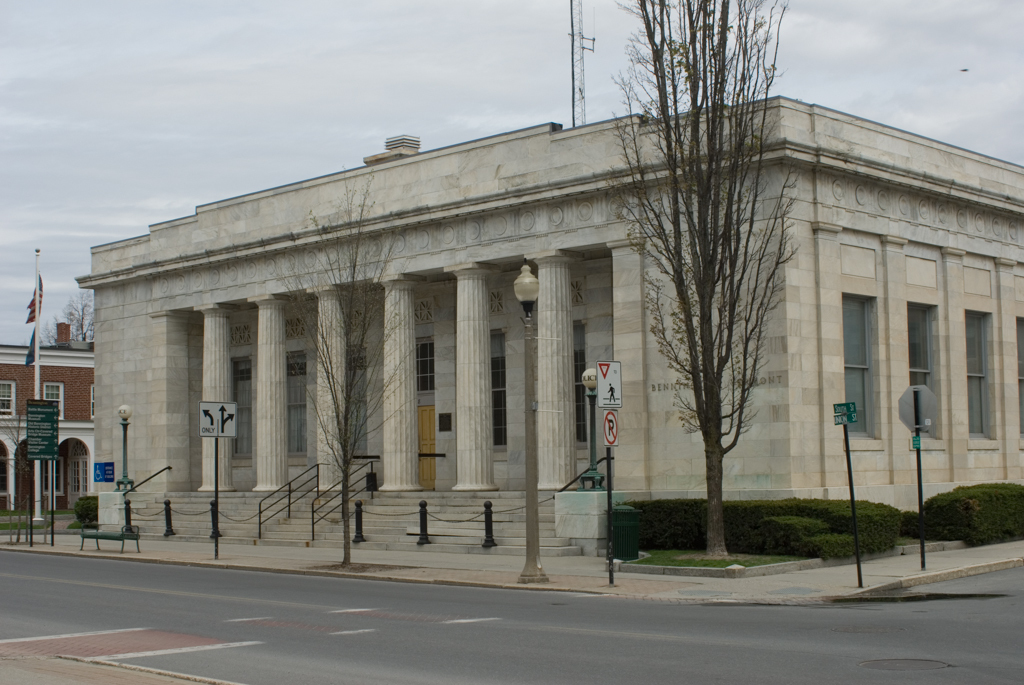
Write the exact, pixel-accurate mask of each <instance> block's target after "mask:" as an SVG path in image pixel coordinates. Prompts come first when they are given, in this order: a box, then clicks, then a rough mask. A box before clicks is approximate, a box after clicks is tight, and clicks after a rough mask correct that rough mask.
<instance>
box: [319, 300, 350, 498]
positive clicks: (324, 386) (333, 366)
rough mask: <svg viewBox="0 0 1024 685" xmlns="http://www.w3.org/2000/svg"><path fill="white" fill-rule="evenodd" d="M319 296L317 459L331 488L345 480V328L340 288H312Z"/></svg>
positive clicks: (325, 483) (323, 479) (324, 485)
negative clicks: (340, 419)
mask: <svg viewBox="0 0 1024 685" xmlns="http://www.w3.org/2000/svg"><path fill="white" fill-rule="evenodd" d="M312 292H314V293H315V294H316V296H317V321H316V325H317V330H316V333H315V335H316V346H315V347H316V354H317V366H316V369H317V370H316V407H314V410H313V417H314V420H315V421H316V442H317V445H316V460H317V463H319V464H320V487H321V488H329V487H331V486H332V485H334V484H335V483H337V482H338V481H340V480H341V470H340V469H339V468H338V461H337V460H338V458H340V457H341V454H342V452H341V449H340V445H338V440H339V437H338V429H337V423H336V417H337V416H340V415H342V414H343V412H344V411H345V363H346V349H345V330H344V322H343V321H342V320H341V309H340V307H339V300H338V291H337V290H336V289H335V288H334V286H326V287H324V288H318V289H316V290H314V291H312Z"/></svg>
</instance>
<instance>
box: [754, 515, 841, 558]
mask: <svg viewBox="0 0 1024 685" xmlns="http://www.w3.org/2000/svg"><path fill="white" fill-rule="evenodd" d="M757 532H758V535H759V536H760V538H761V540H760V544H759V545H758V546H759V547H760V548H761V550H762V553H763V554H793V555H802V554H803V553H804V551H805V550H806V549H807V541H808V540H810V539H811V538H813V537H814V536H816V535H823V534H825V533H828V532H829V530H828V524H827V523H825V522H824V521H819V520H817V519H809V518H805V517H803V516H769V517H768V518H766V519H764V520H762V521H761V525H760V526H759V527H758V531H757Z"/></svg>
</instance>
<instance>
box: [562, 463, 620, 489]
mask: <svg viewBox="0 0 1024 685" xmlns="http://www.w3.org/2000/svg"><path fill="white" fill-rule="evenodd" d="M602 461H608V457H601V458H600V459H598V460H597V461H596V462H594V466H597V465H598V464H600V463H601V462H602ZM588 473H590V467H589V466H588V467H587V470H586V471H584V472H583V473H581V474H580V475H578V476H576V477H575V478H573V479H572V480H571V481H569V482H568V483H566V484H565V485H563V486H562V487H561V488H559V489H558V492H565V491H566V490H568V489H569V487H570V486H571V485H572V484H573V483H575V482H576V481H578V480H579V479H580V478H582V477H583V476H585V475H587V474H588Z"/></svg>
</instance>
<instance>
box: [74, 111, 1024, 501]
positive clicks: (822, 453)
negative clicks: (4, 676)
mask: <svg viewBox="0 0 1024 685" xmlns="http://www.w3.org/2000/svg"><path fill="white" fill-rule="evenodd" d="M773 107H774V109H775V111H774V114H775V116H776V119H777V121H778V127H777V129H776V131H775V136H776V139H777V143H778V145H777V147H776V148H775V151H774V152H773V156H772V160H773V164H774V166H773V171H772V173H773V174H774V176H775V179H776V181H777V182H779V183H781V180H782V179H783V178H785V179H788V180H789V182H790V183H791V184H792V189H791V194H792V197H793V199H794V206H793V212H792V214H791V217H790V222H789V228H790V231H791V236H792V239H793V242H794V245H795V246H796V248H797V253H796V256H795V258H794V259H793V260H792V262H791V263H790V264H789V265H788V267H787V269H786V273H785V280H786V286H785V296H784V300H783V302H782V303H781V305H780V307H779V308H778V310H777V311H776V314H775V318H774V319H773V322H772V327H773V330H772V332H771V337H770V341H769V349H768V352H769V354H768V358H767V363H766V365H765V368H764V373H763V374H762V376H763V379H762V383H761V386H760V387H759V388H758V390H757V391H756V392H755V398H756V406H757V414H756V418H755V419H754V423H753V425H752V427H751V430H750V431H749V432H748V433H747V434H746V435H745V436H744V438H743V440H742V441H741V443H740V446H739V447H738V448H737V449H736V450H734V451H733V452H732V453H730V454H729V455H728V456H727V457H726V462H725V487H726V493H727V497H731V498H754V497H784V496H794V495H795V496H817V497H831V498H837V497H845V496H846V467H845V457H844V454H843V450H842V431H841V429H840V428H838V427H836V426H834V425H833V421H832V404H833V403H835V402H842V401H845V400H847V399H852V395H856V397H857V398H858V403H859V407H858V409H859V410H860V414H861V417H862V420H861V421H860V422H859V423H858V425H857V426H856V431H855V432H854V433H853V434H852V436H851V449H852V452H853V461H854V471H855V479H856V481H857V485H858V486H859V489H860V496H861V497H863V498H866V499H872V500H875V501H881V502H889V503H893V504H896V505H898V506H902V507H909V506H911V505H912V504H913V503H914V502H916V470H915V469H916V466H915V461H914V453H913V451H912V450H911V446H910V445H911V436H910V432H909V431H908V430H907V429H906V428H905V427H904V426H903V425H902V424H901V423H900V421H899V417H898V408H897V401H898V399H899V396H900V395H901V394H902V393H903V391H904V390H905V389H906V388H907V387H908V385H909V384H910V379H911V376H912V374H914V376H913V377H914V378H917V379H924V381H923V382H925V383H927V384H928V385H929V386H930V387H931V388H932V390H933V391H934V392H935V394H936V396H937V397H938V400H939V417H938V420H937V422H936V423H935V425H934V426H933V427H932V428H931V430H930V432H929V434H928V435H927V436H926V437H925V438H924V440H923V457H924V471H925V480H926V487H925V490H926V495H927V494H933V493H935V492H939V491H942V490H946V489H949V488H951V487H953V486H954V485H956V484H962V483H970V482H979V481H994V480H1009V481H1020V480H1021V479H1022V477H1024V474H1022V459H1021V452H1022V445H1024V442H1022V433H1021V431H1022V426H1021V420H1020V417H1021V409H1020V402H1021V398H1020V392H1019V390H1020V388H1021V387H1024V386H1022V381H1021V375H1022V374H1024V369H1022V366H1021V365H1020V364H1019V363H1018V359H1024V355H1022V354H1021V353H1020V352H1019V351H1018V348H1019V347H1020V348H1021V349H1024V340H1021V341H1020V346H1019V345H1018V334H1019V333H1018V331H1024V328H1022V326H1021V322H1022V321H1024V251H1022V248H1021V243H1022V241H1024V234H1022V230H1021V229H1022V226H1024V169H1022V168H1021V167H1018V166H1015V165H1013V164H1009V163H1006V162H1001V161H999V160H996V159H992V158H988V157H985V156H982V155H979V154H975V153H972V152H969V151H965V150H961V149H958V148H955V147H952V146H949V145H945V144H942V143H939V142H936V141H932V140H928V139H924V138H921V137H918V136H914V135H912V134H909V133H906V132H903V131H898V130H895V129H891V128H888V127H885V126H882V125H879V124H876V123H873V122H869V121H865V120H862V119H858V118H856V117H853V116H849V115H846V114H842V113H839V112H835V111H833V110H828V109H824V108H821V107H817V106H813V105H806V104H803V103H798V102H794V101H790V100H786V99H782V98H778V99H776V100H774V101H773ZM621 170H622V164H621V154H620V150H619V148H618V139H617V137H616V134H615V122H604V123H598V124H592V125H589V126H584V127H580V128H576V129H571V130H563V129H561V127H559V126H557V125H553V124H552V125H544V126H538V127H534V128H530V129H524V130H521V131H515V132H511V133H507V134H503V135H498V136H494V137H491V138H486V139H482V140H478V141H472V142H468V143H464V144H460V145H455V146H452V147H448V148H443V149H439V150H434V151H427V152H422V153H418V154H413V155H408V156H398V157H392V158H390V159H389V160H388V161H385V162H383V163H380V164H377V165H374V166H369V167H364V168H359V169H354V170H352V171H347V172H343V173H339V174H334V175H330V176H325V177H321V178H316V179H311V180H307V181H302V182H299V183H296V184H293V185H288V186H283V187H280V188H274V189H270V190H265V191H261V192H256V193H253V194H250V195H245V196H242V197H238V198H233V199H229V200H223V201H220V202H215V203H211V204H207V205H202V206H199V207H198V208H197V209H196V212H195V214H194V215H192V216H188V217H184V218H181V219H176V220H173V221H166V222H163V223H159V224H154V225H152V226H150V229H149V232H148V233H147V234H146V235H142V236H139V237H137V238H132V239H129V240H125V241H121V242H117V243H112V244H109V245H103V246H99V247H96V248H93V267H92V272H91V274H89V275H88V276H84V277H82V278H81V279H80V282H81V284H82V286H83V287H87V288H91V289H93V290H94V291H95V294H96V300H95V309H96V367H97V387H96V395H97V407H106V408H111V407H117V406H118V405H120V404H122V403H127V404H131V405H133V406H134V407H135V408H136V409H135V411H136V413H135V418H134V419H133V422H132V423H133V431H132V434H131V441H132V445H131V454H132V455H133V456H132V459H133V463H134V464H135V466H134V467H133V475H135V476H136V477H143V476H145V475H148V474H149V473H151V472H154V471H156V470H158V469H160V468H162V467H163V466H165V465H172V466H174V469H173V470H172V471H171V472H169V473H165V474H163V475H161V476H160V477H159V478H160V479H162V480H161V481H160V483H161V485H162V486H163V487H164V489H165V490H167V491H192V490H197V489H200V488H202V489H206V488H207V487H208V486H209V481H210V480H211V478H212V470H211V469H212V463H209V455H207V454H206V453H204V451H203V450H204V448H203V445H201V444H200V443H201V440H200V439H199V438H198V437H197V435H196V431H197V428H196V421H197V419H196V417H195V413H196V411H195V409H196V406H197V403H198V401H199V400H200V399H228V400H236V401H238V400H239V398H240V397H244V399H245V401H246V402H248V404H249V407H248V408H249V410H250V411H251V417H252V418H251V428H252V430H251V439H250V440H249V441H248V442H238V443H236V444H235V445H234V450H233V453H232V452H231V451H227V452H225V451H222V452H221V454H222V455H225V454H227V458H226V459H225V464H226V465H225V467H224V470H223V471H222V473H221V475H220V478H221V483H222V484H228V485H230V486H231V487H234V488H236V489H238V490H273V489H275V488H277V487H279V486H280V485H282V484H284V483H286V482H287V480H288V479H289V478H290V477H294V476H295V475H296V474H298V473H299V472H300V471H302V470H303V469H304V468H306V467H307V465H311V464H314V463H316V462H317V460H318V459H319V460H320V461H321V462H323V463H326V459H325V455H324V454H319V455H318V452H324V451H325V450H324V448H323V445H324V444H325V442H324V441H326V440H329V439H330V436H329V435H327V434H325V433H324V430H323V429H318V426H317V421H316V420H315V417H314V416H313V414H312V412H313V409H312V405H313V403H314V402H315V401H316V399H315V398H317V397H322V396H323V393H322V392H320V393H319V394H318V391H317V389H316V387H317V386H316V383H317V380H316V378H317V371H316V370H317V368H318V367H317V363H316V360H315V358H314V355H313V354H312V353H311V352H310V351H308V350H306V349H305V346H306V344H305V342H304V341H303V339H302V336H301V335H298V334H297V333H296V330H297V328H299V327H300V326H298V324H295V322H294V321H292V319H291V317H292V316H293V314H292V313H290V309H289V297H290V296H291V295H293V294H294V293H295V283H297V282H299V281H301V280H302V279H303V278H305V277H308V278H310V279H311V280H312V279H313V278H314V277H315V276H316V275H317V274H316V273H314V271H315V265H316V264H318V263H319V261H318V254H319V253H318V250H322V249H323V234H322V232H320V231H318V230H316V229H315V228H314V227H312V226H311V225H310V223H309V216H310V214H311V213H312V214H313V215H315V216H317V217H323V223H324V224H325V225H329V224H331V223H332V222H337V223H339V224H340V223H343V222H342V221H341V220H340V219H338V218H337V213H338V202H339V198H340V197H341V196H342V194H343V193H344V192H345V189H346V188H347V187H350V186H349V185H348V184H351V183H364V182H367V181H369V182H370V183H371V188H372V191H371V193H372V198H373V205H372V208H371V212H370V214H371V215H370V219H369V230H370V233H369V235H376V236H380V238H381V239H382V240H384V239H386V240H387V241H389V244H391V245H393V246H394V254H393V259H392V260H391V261H390V262H389V263H388V264H387V268H388V276H387V281H386V296H385V305H384V308H385V312H384V315H385V320H387V321H394V322H395V328H394V331H393V334H391V335H388V336H386V338H385V339H384V341H383V345H384V346H385V347H384V354H383V364H384V366H385V370H384V374H383V377H385V378H389V379H393V381H392V382H390V384H389V387H388V388H387V389H386V391H385V390H384V389H381V390H382V391H383V392H384V395H383V402H382V404H381V412H382V414H381V416H380V417H379V419H380V421H379V424H380V426H381V428H380V429H379V430H375V431H373V432H371V434H370V435H369V436H368V437H367V441H366V446H365V450H366V454H367V455H374V456H379V457H380V458H381V464H380V467H379V468H378V471H382V472H383V473H382V485H383V488H384V489H385V490H418V489H420V488H421V487H423V486H424V482H422V481H423V478H424V476H423V475H422V474H423V473H424V472H423V470H422V469H421V468H420V464H419V461H420V453H422V452H423V445H424V444H425V443H424V440H427V439H429V441H430V444H431V445H433V452H432V453H431V454H434V455H443V456H434V457H429V458H430V459H433V461H434V466H435V470H436V473H434V475H433V477H432V478H431V480H432V483H427V487H431V486H432V487H434V488H436V489H438V490H450V489H457V490H489V489H494V488H497V489H502V490H506V489H509V490H517V489H522V482H523V478H524V475H523V471H524V470H523V449H524V443H525V441H524V437H525V436H524V412H525V411H526V410H527V409H528V408H530V407H531V405H530V402H529V401H528V399H527V398H526V397H524V392H523V380H522V371H523V364H524V363H525V362H524V357H523V323H522V310H521V307H520V306H519V303H518V302H517V301H516V299H515V295H514V293H513V289H512V283H513V281H514V279H515V277H516V275H517V274H518V272H519V267H520V266H521V264H522V262H523V259H524V258H525V259H527V260H529V262H530V263H531V265H532V266H533V269H534V273H535V274H536V275H537V276H538V278H539V280H540V284H541V292H540V297H539V301H538V303H537V307H536V313H535V316H536V320H537V328H536V331H537V338H538V356H539V362H538V368H537V397H536V398H535V400H534V401H536V403H537V405H536V407H537V412H538V413H537V426H538V440H537V444H538V455H539V460H540V482H541V487H542V488H545V489H549V490H551V489H556V488H558V487H560V486H561V485H562V484H564V483H565V482H566V481H568V480H569V479H570V478H572V477H573V475H575V474H576V473H578V472H579V471H580V470H581V469H582V467H583V465H584V464H585V461H586V457H587V448H586V444H585V436H586V435H587V431H586V430H582V431H580V429H579V426H578V419H579V415H578V414H579V409H578V404H579V401H578V400H579V398H578V395H577V393H578V392H579V391H578V387H577V381H578V377H577V376H578V373H577V372H578V371H579V370H582V368H586V367H587V366H593V365H594V363H595V362H596V361H597V360H599V359H618V360H620V361H621V362H622V364H623V366H622V373H623V405H624V406H623V409H622V411H621V412H620V431H621V433H620V447H619V448H618V449H617V452H616V489H619V490H622V491H626V492H627V493H629V494H630V495H631V496H640V497H646V496H652V497H669V496H692V497H699V496H702V495H703V490H704V456H703V449H702V444H701V440H700V436H699V435H694V434H688V433H685V432H683V430H682V429H681V428H680V424H679V420H678V415H677V412H676V409H675V405H674V397H675V393H676V392H677V388H678V386H677V384H676V382H675V379H674V378H673V377H672V375H671V373H669V372H668V370H667V369H666V366H665V363H664V361H663V359H662V358H661V357H660V355H659V352H658V350H657V347H656V345H655V343H654V340H653V338H652V336H651V334H650V332H649V322H648V320H647V314H646V312H645V309H644V278H643V276H644V274H645V269H647V266H646V265H645V263H644V260H643V258H642V257H641V256H640V255H638V254H637V253H636V252H635V251H634V250H633V248H632V247H631V246H630V244H629V242H628V233H627V230H628V229H627V226H626V225H625V224H624V223H623V222H622V221H621V220H620V219H619V218H618V217H617V215H616V212H615V209H614V203H613V195H614V193H615V192H616V188H615V178H616V177H617V176H618V175H619V174H620V173H621ZM332 217H333V218H332ZM313 294H314V295H317V293H316V292H315V290H314V292H313ZM320 295H321V296H325V297H329V295H324V294H323V293H320ZM329 306H331V305H330V304H329V303H328V304H326V305H325V304H324V303H321V306H320V310H319V311H320V316H321V317H324V316H325V314H324V312H326V311H328V309H329ZM290 321H291V323H289V322H290ZM1021 334H1022V335H1024V332H1022V333H1021ZM427 353H429V355H430V356H429V368H430V369H431V371H430V382H429V383H427V384H424V383H420V382H419V376H418V374H420V375H422V371H423V369H425V368H427V366H426V364H427V362H426V360H427V357H426V355H427ZM339 354H342V355H343V354H344V351H339ZM303 355H304V356H303ZM300 358H301V359H304V360H305V361H303V362H302V366H301V368H302V369H307V370H302V371H301V374H299V373H298V372H297V371H296V372H294V373H293V369H299V368H300V366H299V363H298V362H295V361H293V360H295V359H300ZM307 362H308V363H307ZM421 362H422V368H421ZM581 364H582V365H583V366H582V368H580V367H581ZM296 383H298V384H299V385H295V384H296ZM499 386H501V387H499ZM295 387H298V388H300V389H301V388H302V387H305V388H307V390H308V392H307V395H308V399H307V405H306V408H305V410H304V411H305V412H306V415H307V419H306V420H305V421H304V422H298V419H297V418H296V416H298V414H296V412H299V413H301V412H302V411H303V409H302V404H301V402H297V400H295V397H294V392H293V391H294V388H295ZM289 388H292V390H289ZM225 393H226V394H228V395H232V396H231V397H217V398H214V397H212V395H213V394H220V395H224V394H225ZM246 393H249V394H246ZM235 395H238V396H235ZM250 395H251V397H250ZM848 396H849V397H848ZM431 407H432V408H433V410H432V411H424V409H429V408H431ZM108 414H109V415H108ZM424 417H430V418H429V419H425V418H424ZM424 420H430V421H432V422H433V425H431V426H429V430H427V427H425V426H424V425H422V423H423V421H424ZM302 431H305V433H308V439H306V438H305V434H304V433H303V434H302V435H300V434H299V433H301V432H302ZM427 434H429V438H428V437H425V436H426V435H427ZM581 438H582V439H581ZM119 441H120V429H119V427H118V424H117V420H116V416H114V415H113V413H111V412H107V413H106V414H102V415H101V414H99V413H98V414H97V416H96V452H97V455H98V457H99V460H101V461H103V460H113V455H114V454H115V452H116V451H117V450H118V449H119ZM299 448H301V449H299Z"/></svg>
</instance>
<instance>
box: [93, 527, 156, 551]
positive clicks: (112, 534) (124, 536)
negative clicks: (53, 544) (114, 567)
mask: <svg viewBox="0 0 1024 685" xmlns="http://www.w3.org/2000/svg"><path fill="white" fill-rule="evenodd" d="M86 540H95V541H96V549H99V548H100V540H120V541H121V554H124V541H125V540H135V550H136V551H137V552H139V553H140V554H141V553H142V550H141V549H139V527H138V526H122V527H121V530H120V531H114V530H94V529H92V528H88V529H87V528H83V529H82V546H81V547H79V548H78V549H79V551H81V550H83V549H85V541H86Z"/></svg>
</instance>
